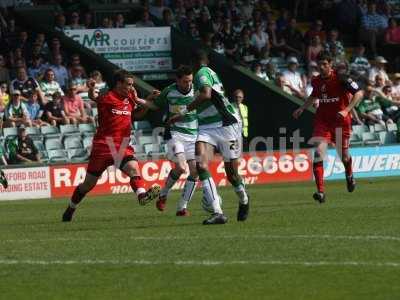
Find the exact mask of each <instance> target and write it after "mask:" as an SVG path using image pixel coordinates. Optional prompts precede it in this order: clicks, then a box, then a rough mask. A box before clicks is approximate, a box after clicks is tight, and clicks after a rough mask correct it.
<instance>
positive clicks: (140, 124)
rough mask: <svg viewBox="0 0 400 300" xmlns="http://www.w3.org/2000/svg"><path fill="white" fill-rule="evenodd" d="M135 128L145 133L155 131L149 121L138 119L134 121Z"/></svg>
mask: <svg viewBox="0 0 400 300" xmlns="http://www.w3.org/2000/svg"><path fill="white" fill-rule="evenodd" d="M133 128H134V129H135V130H136V131H141V132H143V133H151V132H152V131H153V128H152V127H151V124H150V122H149V121H136V122H134V123H133Z"/></svg>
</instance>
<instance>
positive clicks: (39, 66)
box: [28, 56, 48, 80]
mask: <svg viewBox="0 0 400 300" xmlns="http://www.w3.org/2000/svg"><path fill="white" fill-rule="evenodd" d="M47 68H48V66H47V65H46V64H44V63H43V60H42V58H41V57H40V56H34V57H32V61H31V62H30V64H29V68H28V76H29V77H32V78H34V79H35V80H40V79H42V77H43V75H44V73H45V71H46V69H47Z"/></svg>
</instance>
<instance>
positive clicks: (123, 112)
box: [111, 108, 131, 116]
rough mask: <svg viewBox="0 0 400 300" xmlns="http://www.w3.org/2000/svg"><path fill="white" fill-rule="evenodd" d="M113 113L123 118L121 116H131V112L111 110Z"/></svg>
mask: <svg viewBox="0 0 400 300" xmlns="http://www.w3.org/2000/svg"><path fill="white" fill-rule="evenodd" d="M111 112H112V113H113V114H114V115H119V116H121V115H124V116H130V115H131V112H130V111H129V110H119V109H115V108H113V109H111Z"/></svg>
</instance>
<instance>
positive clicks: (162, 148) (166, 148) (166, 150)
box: [160, 143, 168, 154]
mask: <svg viewBox="0 0 400 300" xmlns="http://www.w3.org/2000/svg"><path fill="white" fill-rule="evenodd" d="M160 151H161V152H162V153H164V154H165V153H167V152H168V147H167V144H166V143H163V144H161V145H160Z"/></svg>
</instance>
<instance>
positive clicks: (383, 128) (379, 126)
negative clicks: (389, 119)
mask: <svg viewBox="0 0 400 300" xmlns="http://www.w3.org/2000/svg"><path fill="white" fill-rule="evenodd" d="M382 131H386V126H385V125H382V124H375V125H374V131H373V132H382Z"/></svg>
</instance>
